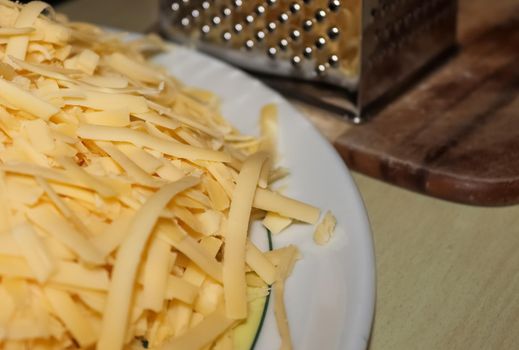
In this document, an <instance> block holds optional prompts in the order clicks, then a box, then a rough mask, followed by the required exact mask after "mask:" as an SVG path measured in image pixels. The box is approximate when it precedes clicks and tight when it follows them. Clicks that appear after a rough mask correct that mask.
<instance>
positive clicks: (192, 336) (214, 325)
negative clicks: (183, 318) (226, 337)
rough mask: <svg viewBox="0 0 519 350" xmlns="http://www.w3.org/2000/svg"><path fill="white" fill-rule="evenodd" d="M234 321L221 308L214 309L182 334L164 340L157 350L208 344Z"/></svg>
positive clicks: (198, 347) (189, 347) (195, 347)
mask: <svg viewBox="0 0 519 350" xmlns="http://www.w3.org/2000/svg"><path fill="white" fill-rule="evenodd" d="M235 322H236V321H235V320H234V319H230V318H227V317H226V316H225V313H224V312H223V310H216V311H215V312H214V313H212V314H211V315H209V316H207V317H206V318H204V319H203V320H202V321H201V322H200V323H198V324H197V325H196V326H195V327H193V328H191V329H190V330H189V331H187V332H186V333H184V334H183V335H181V336H179V337H176V338H173V339H171V340H169V341H168V340H166V342H164V344H162V345H161V346H160V347H158V350H166V349H201V348H203V347H204V346H205V345H208V344H210V343H211V342H212V341H213V340H215V339H216V338H217V337H218V336H219V335H220V334H222V333H223V332H224V331H225V330H226V329H228V328H229V327H231V326H232V325H233V324H234V323H235Z"/></svg>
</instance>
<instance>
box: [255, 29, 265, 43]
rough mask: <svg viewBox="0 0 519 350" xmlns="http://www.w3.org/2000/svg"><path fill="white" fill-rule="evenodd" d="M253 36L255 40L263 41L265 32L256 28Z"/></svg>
mask: <svg viewBox="0 0 519 350" xmlns="http://www.w3.org/2000/svg"><path fill="white" fill-rule="evenodd" d="M255 37H256V40H257V41H263V39H265V32H264V31H262V30H258V31H257V32H256V36H255Z"/></svg>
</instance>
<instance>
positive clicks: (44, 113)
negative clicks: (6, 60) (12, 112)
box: [0, 78, 59, 120]
mask: <svg viewBox="0 0 519 350" xmlns="http://www.w3.org/2000/svg"><path fill="white" fill-rule="evenodd" d="M0 91H2V93H1V95H0V97H1V98H2V99H3V100H5V101H6V102H7V103H9V104H10V105H12V106H15V107H16V108H19V109H21V110H24V111H26V112H27V113H30V114H32V115H34V116H36V117H38V118H42V119H45V120H47V119H49V118H50V117H51V116H53V115H54V114H56V113H58V112H59V109H58V108H56V107H54V106H53V105H52V104H50V103H48V102H46V101H44V100H41V99H39V98H38V97H36V96H34V95H33V94H32V93H30V92H28V91H25V90H23V89H22V88H20V87H18V86H16V85H15V84H13V83H11V82H8V81H7V80H5V79H2V78H0Z"/></svg>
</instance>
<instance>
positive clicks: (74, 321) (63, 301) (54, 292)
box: [44, 287, 97, 348]
mask: <svg viewBox="0 0 519 350" xmlns="http://www.w3.org/2000/svg"><path fill="white" fill-rule="evenodd" d="M44 290H45V295H46V296H47V299H48V300H49V302H50V304H51V306H52V309H53V311H54V313H55V314H56V316H58V318H59V319H60V320H61V321H62V322H63V323H64V324H65V326H66V327H67V328H68V329H69V330H70V332H71V333H72V336H73V337H74V339H75V340H76V341H77V342H78V343H79V345H81V346H82V347H85V348H86V347H88V346H90V345H92V344H94V343H95V341H96V340H97V336H96V333H95V331H94V329H93V327H92V325H91V324H90V322H89V320H88V319H87V318H85V316H84V315H82V314H81V311H80V309H79V308H78V306H77V305H76V303H75V302H74V300H73V299H72V297H70V295H68V294H67V293H66V292H64V291H61V290H58V289H54V288H51V287H47V288H45V289H44Z"/></svg>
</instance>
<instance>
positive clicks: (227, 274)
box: [223, 153, 266, 319]
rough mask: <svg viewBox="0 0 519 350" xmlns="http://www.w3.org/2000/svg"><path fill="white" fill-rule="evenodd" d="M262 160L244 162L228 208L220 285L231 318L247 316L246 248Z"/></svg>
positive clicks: (257, 157)
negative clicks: (221, 284)
mask: <svg viewBox="0 0 519 350" xmlns="http://www.w3.org/2000/svg"><path fill="white" fill-rule="evenodd" d="M265 159H266V155H265V154H264V153H257V154H254V155H252V156H251V157H250V158H248V159H247V160H246V161H245V163H244V164H243V166H242V168H241V171H240V174H239V175H238V179H237V181H236V187H235V189H234V192H233V195H232V201H231V207H230V209H229V221H228V226H227V236H226V247H225V251H224V263H223V286H224V297H225V314H226V315H227V317H229V318H232V319H242V318H246V317H247V284H246V282H245V246H246V241H247V232H248V228H249V218H250V211H251V209H252V202H253V200H254V194H255V192H256V187H257V185H258V180H259V176H260V172H261V167H262V166H263V162H264V161H265Z"/></svg>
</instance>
